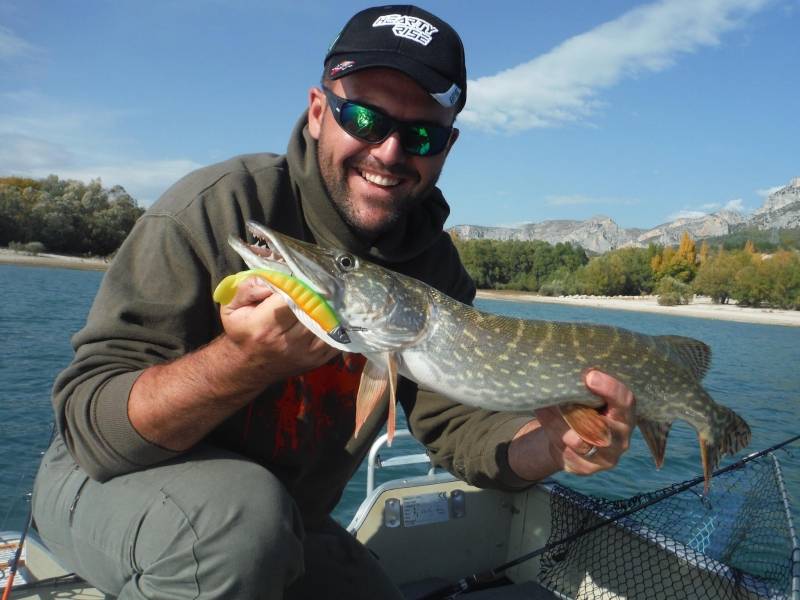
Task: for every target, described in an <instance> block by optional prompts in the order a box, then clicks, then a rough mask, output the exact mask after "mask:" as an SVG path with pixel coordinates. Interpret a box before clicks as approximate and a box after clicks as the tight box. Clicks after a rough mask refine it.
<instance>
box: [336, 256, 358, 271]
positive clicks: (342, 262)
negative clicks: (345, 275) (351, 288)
mask: <svg viewBox="0 0 800 600" xmlns="http://www.w3.org/2000/svg"><path fill="white" fill-rule="evenodd" d="M336 264H337V265H339V268H340V269H341V270H342V271H350V270H351V269H352V268H353V267H355V266H356V259H355V258H353V257H352V256H351V255H350V254H340V255H339V256H337V257H336Z"/></svg>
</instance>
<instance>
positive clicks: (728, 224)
mask: <svg viewBox="0 0 800 600" xmlns="http://www.w3.org/2000/svg"><path fill="white" fill-rule="evenodd" d="M793 228H800V177H796V178H794V179H792V180H791V181H790V182H789V184H788V185H786V186H784V187H782V188H781V189H779V190H777V191H776V192H774V193H772V194H770V196H769V197H768V198H767V199H766V201H765V202H764V204H763V206H761V208H759V209H758V210H756V211H755V212H754V213H753V214H752V215H751V216H749V217H747V216H745V215H743V214H741V213H739V212H736V211H732V210H722V211H719V212H716V213H712V214H710V215H705V216H703V217H698V218H694V219H677V220H675V221H670V222H669V223H663V224H661V225H658V226H657V227H653V228H652V229H636V228H628V229H626V228H623V227H620V226H619V225H617V223H615V222H614V220H613V219H611V218H610V217H607V216H603V215H598V216H595V217H592V218H591V219H588V220H586V221H575V220H555V221H542V222H540V223H528V224H525V225H522V226H520V227H484V226H480V225H456V226H455V227H452V228H450V232H452V233H454V234H456V235H457V236H458V237H459V238H461V239H463V240H474V239H492V240H522V241H530V240H542V241H545V242H549V243H551V244H556V243H558V242H571V243H573V244H578V245H580V246H581V247H583V248H584V249H585V250H588V251H591V252H598V253H602V252H607V251H609V250H614V249H616V248H621V247H626V246H635V247H646V246H647V245H648V244H651V243H653V244H661V245H664V246H671V245H677V244H678V242H679V241H680V237H681V235H682V234H683V232H684V231H688V232H689V234H690V235H691V236H692V238H693V239H695V240H702V239H712V238H721V237H722V236H726V235H729V234H732V233H735V232H737V231H745V230H756V231H770V230H778V229H793Z"/></svg>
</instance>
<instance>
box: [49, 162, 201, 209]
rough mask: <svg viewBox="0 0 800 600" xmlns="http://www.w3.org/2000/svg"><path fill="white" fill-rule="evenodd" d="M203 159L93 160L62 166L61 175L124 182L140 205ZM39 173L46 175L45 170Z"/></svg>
mask: <svg viewBox="0 0 800 600" xmlns="http://www.w3.org/2000/svg"><path fill="white" fill-rule="evenodd" d="M201 166H203V165H201V164H200V163H196V162H194V161H192V160H187V159H176V160H169V159H165V160H140V161H133V162H126V163H125V164H93V165H85V166H81V167H79V168H74V169H70V168H62V169H61V170H60V171H53V172H54V173H57V174H58V175H59V177H61V178H62V179H78V180H80V181H89V180H91V179H97V178H98V177H99V178H100V179H101V180H102V181H103V184H104V185H109V186H111V185H121V186H122V187H124V188H125V190H126V191H127V192H128V193H129V194H130V195H131V196H133V197H134V198H136V200H137V201H138V202H139V204H140V205H143V206H149V205H150V204H152V203H153V202H154V201H155V200H157V199H158V197H159V196H160V195H161V194H162V193H163V192H164V191H166V189H167V188H168V187H169V186H171V185H172V184H173V183H175V182H176V181H178V179H180V178H181V177H183V176H184V175H186V174H187V173H189V172H190V171H194V170H195V169H198V168H200V167H201ZM35 175H36V176H45V175H46V174H45V173H43V172H42V171H39V172H37V173H35Z"/></svg>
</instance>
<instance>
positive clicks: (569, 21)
mask: <svg viewBox="0 0 800 600" xmlns="http://www.w3.org/2000/svg"><path fill="white" fill-rule="evenodd" d="M371 4H373V3H368V2H356V1H348V0H340V1H337V2H311V1H308V0H293V1H292V2H270V1H266V0H263V1H256V0H224V1H223V0H159V1H155V0H153V1H145V0H72V1H58V0H49V1H45V0H0V175H8V174H17V175H30V176H36V177H38V176H45V175H47V174H49V173H55V174H57V175H59V176H61V177H70V178H76V179H82V180H85V181H88V180H89V179H91V178H97V177H100V178H101V179H102V181H103V184H104V185H107V186H110V185H115V184H120V185H122V186H124V187H125V188H126V189H127V190H128V191H129V192H130V193H131V194H132V195H133V196H134V197H135V198H136V199H137V200H138V201H139V203H140V204H141V205H143V206H147V205H149V204H150V203H152V202H153V201H154V200H155V199H156V198H157V197H158V196H159V195H160V193H161V192H163V191H164V190H165V189H166V188H167V187H168V186H169V185H170V184H171V183H173V182H174V181H175V180H177V179H178V178H180V177H181V176H182V175H184V174H186V173H187V172H189V171H190V170H192V169H194V168H196V167H199V166H202V165H206V164H210V163H213V162H216V161H219V160H224V159H226V158H228V157H230V156H233V155H236V154H242V153H248V152H261V151H269V152H283V151H284V150H285V148H286V142H287V139H288V135H289V132H290V131H291V129H292V127H293V125H294V123H295V121H296V119H297V118H298V116H299V115H300V113H301V111H302V110H303V109H304V107H305V104H306V102H307V96H308V89H309V87H310V86H312V85H314V84H315V83H316V82H317V81H318V78H319V74H320V71H321V62H322V57H323V55H324V53H325V49H326V48H327V46H328V44H329V42H330V41H331V40H332V39H333V38H334V37H335V35H336V34H337V33H338V31H339V29H340V28H341V26H342V25H343V24H344V22H345V21H346V20H347V19H348V18H349V16H350V15H352V14H353V13H354V12H356V11H357V10H359V9H360V8H363V7H366V6H369V5H371ZM419 4H420V5H421V6H423V7H425V8H427V9H428V10H430V11H432V12H434V13H436V14H438V15H439V16H440V17H442V18H444V19H446V20H447V21H449V22H450V23H451V24H452V25H453V26H454V27H455V28H456V29H457V30H458V31H459V32H460V33H461V36H462V39H463V40H464V45H465V48H466V55H467V71H468V77H469V85H468V101H467V107H466V109H465V110H464V112H463V113H462V116H461V117H460V118H459V120H458V122H457V124H458V126H459V127H460V128H461V130H462V131H461V137H460V138H459V140H458V143H457V144H456V146H455V147H454V149H453V151H452V153H451V155H450V157H449V159H448V162H447V165H446V166H445V171H444V173H443V175H442V178H441V179H440V186H441V187H442V189H443V190H444V192H445V195H446V197H447V198H448V200H449V202H450V205H451V208H452V212H451V216H450V219H449V221H448V225H457V224H480V225H515V224H519V223H523V222H530V221H542V220H546V219H585V218H589V217H591V216H593V215H598V214H604V215H608V216H610V217H612V218H613V219H614V220H615V221H617V222H618V223H619V224H620V225H622V226H624V227H652V226H655V225H657V224H659V223H662V222H664V221H667V220H670V219H672V218H675V217H676V216H679V215H691V214H700V213H708V212H713V211H716V210H719V209H721V208H725V207H728V208H735V209H738V210H740V211H743V212H748V211H752V210H753V209H755V208H757V207H758V206H760V205H761V203H762V202H763V200H764V198H765V195H766V194H767V193H768V192H769V191H770V190H774V189H776V188H778V187H781V186H783V185H786V184H787V183H788V182H789V180H790V179H791V178H793V177H798V176H800V114H799V113H800V111H799V110H798V109H799V108H800V77H798V73H800V42H798V40H799V39H800V36H799V34H798V31H800V0H664V1H661V2H632V1H625V0H603V1H600V2H598V1H597V0H546V1H545V0H520V1H517V2H504V1H502V0H497V1H494V2H480V3H479V2H466V1H464V0H438V1H435V2H433V1H431V2H420V3H419Z"/></svg>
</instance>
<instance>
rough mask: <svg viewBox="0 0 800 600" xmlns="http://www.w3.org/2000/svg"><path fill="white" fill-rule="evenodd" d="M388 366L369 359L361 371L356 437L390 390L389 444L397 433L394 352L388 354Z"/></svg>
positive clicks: (357, 397) (386, 357)
mask: <svg viewBox="0 0 800 600" xmlns="http://www.w3.org/2000/svg"><path fill="white" fill-rule="evenodd" d="M385 359H386V366H383V365H379V364H377V363H375V362H373V361H371V360H368V361H367V363H366V364H365V365H364V371H363V372H362V373H361V382H360V383H359V385H358V395H357V396H356V428H355V432H354V433H353V436H354V437H357V436H358V432H359V431H361V428H362V427H363V426H364V423H365V422H366V420H367V418H369V415H370V414H372V411H373V410H375V407H376V406H378V405H379V404H381V401H382V400H383V398H384V397H385V396H386V392H387V391H388V392H389V420H388V423H387V435H388V437H389V440H388V444H389V445H390V446H391V445H392V440H393V439H394V434H395V417H396V413H397V407H396V396H397V394H396V390H397V359H396V357H395V355H394V354H388V353H387V354H386V355H385Z"/></svg>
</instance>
